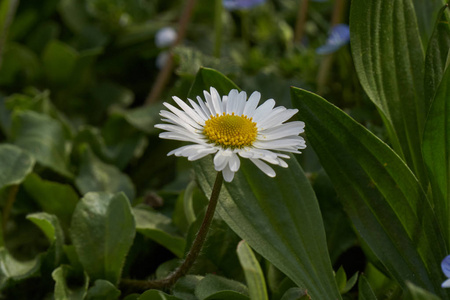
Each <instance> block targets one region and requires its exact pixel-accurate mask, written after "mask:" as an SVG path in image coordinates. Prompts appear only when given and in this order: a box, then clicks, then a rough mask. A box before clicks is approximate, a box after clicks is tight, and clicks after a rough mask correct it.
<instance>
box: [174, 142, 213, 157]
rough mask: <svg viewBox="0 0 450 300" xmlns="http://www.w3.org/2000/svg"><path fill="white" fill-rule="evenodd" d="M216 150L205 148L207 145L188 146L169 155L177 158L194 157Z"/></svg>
mask: <svg viewBox="0 0 450 300" xmlns="http://www.w3.org/2000/svg"><path fill="white" fill-rule="evenodd" d="M212 150H214V149H212V148H211V147H208V146H205V145H198V144H195V145H187V146H183V147H180V148H177V149H175V150H172V151H170V152H169V153H168V154H167V155H168V156H169V155H172V154H174V155H175V156H184V157H189V156H193V155H195V154H198V153H205V152H206V153H211V151H212Z"/></svg>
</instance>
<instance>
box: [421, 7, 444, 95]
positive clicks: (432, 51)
mask: <svg viewBox="0 0 450 300" xmlns="http://www.w3.org/2000/svg"><path fill="white" fill-rule="evenodd" d="M449 19H450V18H449V12H448V6H447V5H446V6H444V7H442V8H441V9H440V10H439V14H438V17H437V20H436V24H435V25H434V31H433V34H432V36H431V39H430V42H429V43H428V48H427V53H426V56H425V75H424V90H425V98H426V100H427V101H428V103H431V102H432V101H433V98H434V94H435V93H436V90H437V88H438V86H439V84H440V83H441V79H442V75H443V74H444V71H445V66H446V62H447V55H448V52H449V51H448V50H449V49H450V27H449Z"/></svg>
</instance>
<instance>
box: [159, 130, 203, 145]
mask: <svg viewBox="0 0 450 300" xmlns="http://www.w3.org/2000/svg"><path fill="white" fill-rule="evenodd" d="M159 137H160V138H161V139H168V140H177V141H183V142H197V143H198V142H202V141H201V140H200V139H198V138H196V137H194V136H189V135H186V134H181V133H176V132H161V133H160V134H159Z"/></svg>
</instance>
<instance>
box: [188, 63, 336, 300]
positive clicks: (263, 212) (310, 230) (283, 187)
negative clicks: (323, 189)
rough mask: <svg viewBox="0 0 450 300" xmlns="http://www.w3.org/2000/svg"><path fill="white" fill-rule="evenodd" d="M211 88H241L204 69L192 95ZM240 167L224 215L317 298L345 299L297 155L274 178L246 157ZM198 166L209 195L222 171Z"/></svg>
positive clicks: (222, 202)
mask: <svg viewBox="0 0 450 300" xmlns="http://www.w3.org/2000/svg"><path fill="white" fill-rule="evenodd" d="M211 85H212V86H214V87H215V88H217V89H218V92H219V94H222V95H223V94H227V93H228V92H229V91H230V90H231V89H233V88H237V87H236V86H235V85H234V83H232V82H231V81H230V80H229V79H228V78H226V77H225V76H223V75H222V74H220V73H219V72H217V71H214V70H211V69H201V70H200V71H199V73H198V74H197V77H196V79H195V81H194V84H193V86H192V88H191V91H190V94H189V95H190V97H191V98H192V97H194V96H195V95H196V93H199V92H200V91H203V90H205V89H208V88H209V86H211ZM202 94H203V93H202ZM241 164H242V165H241V168H240V170H239V172H238V173H237V174H236V176H235V179H234V180H233V182H232V183H230V184H225V185H224V186H223V188H222V191H221V195H220V199H219V203H218V205H217V212H218V213H219V215H220V216H221V217H222V219H223V220H224V221H225V222H226V223H227V224H228V226H230V227H231V229H232V230H233V231H234V232H236V233H237V235H239V236H240V237H241V239H243V240H245V241H246V242H247V243H248V244H249V245H250V247H252V248H253V249H254V250H255V251H256V252H258V253H259V254H261V255H262V256H263V257H264V258H265V259H267V260H268V261H270V262H271V263H272V264H274V265H275V266H276V267H277V268H278V269H280V270H281V271H282V272H283V273H285V274H286V275H287V276H288V277H289V278H290V279H292V280H293V281H294V282H295V283H296V284H297V285H298V286H299V287H302V288H305V289H307V290H308V291H309V292H310V295H311V296H312V297H313V298H318V299H340V294H339V291H338V289H337V285H336V282H335V279H334V276H333V270H332V267H331V262H330V257H329V254H328V251H327V246H326V239H325V230H324V226H323V223H322V216H321V214H320V210H319V206H318V203H317V199H316V197H315V195H314V191H313V189H312V187H311V185H310V183H309V181H308V179H307V178H306V176H305V174H304V173H303V170H302V168H301V167H300V165H299V164H298V162H297V160H296V159H295V158H294V157H293V156H292V157H291V159H290V161H289V168H287V169H284V168H276V172H277V177H275V178H269V177H268V176H267V175H265V174H264V173H262V172H261V171H260V170H259V169H258V168H257V167H256V166H255V165H254V164H253V163H251V162H249V161H248V160H247V159H242V162H241ZM194 166H195V171H196V175H197V178H198V181H199V184H200V186H201V188H202V189H203V191H204V192H205V195H207V196H209V195H210V194H211V189H212V186H213V183H214V182H213V181H214V178H215V177H216V173H217V172H216V171H215V170H214V167H213V163H212V160H211V157H206V158H205V159H202V160H200V161H198V162H195V164H194ZM261 228H264V230H261Z"/></svg>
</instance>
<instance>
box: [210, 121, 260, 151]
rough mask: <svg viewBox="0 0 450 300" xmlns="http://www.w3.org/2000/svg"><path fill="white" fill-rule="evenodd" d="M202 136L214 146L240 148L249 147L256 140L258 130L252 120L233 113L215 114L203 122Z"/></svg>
mask: <svg viewBox="0 0 450 300" xmlns="http://www.w3.org/2000/svg"><path fill="white" fill-rule="evenodd" d="M203 134H204V135H206V137H207V138H208V139H209V140H210V141H211V142H213V143H215V144H216V145H219V146H222V147H224V148H242V147H246V146H251V145H252V144H253V142H254V141H255V140H256V135H257V134H258V130H257V128H256V123H255V122H252V118H249V117H247V116H244V115H241V116H236V115H235V114H234V113H232V114H231V115H227V114H225V113H223V114H222V115H219V114H217V115H216V116H212V115H211V118H210V119H209V120H207V121H206V122H205V127H204V129H203Z"/></svg>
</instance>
